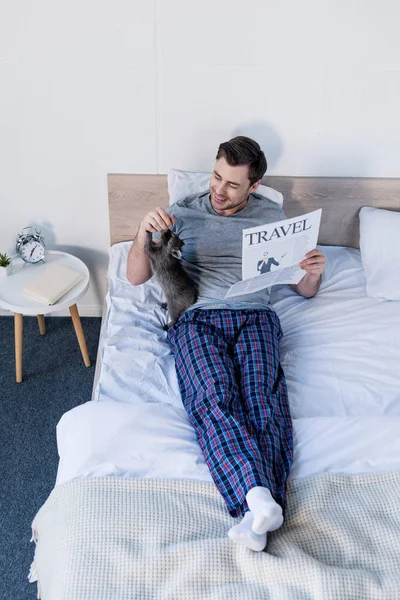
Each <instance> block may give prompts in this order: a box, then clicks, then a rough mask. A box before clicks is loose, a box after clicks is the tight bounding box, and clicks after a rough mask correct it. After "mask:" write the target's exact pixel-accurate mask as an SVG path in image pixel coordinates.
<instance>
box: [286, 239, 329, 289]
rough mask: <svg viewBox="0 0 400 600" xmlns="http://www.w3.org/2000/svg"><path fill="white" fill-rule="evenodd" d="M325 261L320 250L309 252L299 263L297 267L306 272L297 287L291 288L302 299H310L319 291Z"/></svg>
mask: <svg viewBox="0 0 400 600" xmlns="http://www.w3.org/2000/svg"><path fill="white" fill-rule="evenodd" d="M325 264H326V259H325V255H324V254H323V253H322V252H321V250H317V249H316V248H315V249H314V250H310V252H307V254H306V257H305V259H304V260H302V261H301V262H300V263H299V266H300V267H301V268H302V269H304V271H306V274H305V275H304V277H303V279H300V281H299V283H298V284H297V285H291V287H292V288H293V289H294V290H295V291H296V292H297V293H298V294H299V296H303V298H312V297H313V296H315V294H316V293H317V292H318V290H319V286H320V285H321V275H322V272H323V270H324V269H325Z"/></svg>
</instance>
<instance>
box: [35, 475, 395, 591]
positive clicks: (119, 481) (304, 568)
mask: <svg viewBox="0 0 400 600" xmlns="http://www.w3.org/2000/svg"><path fill="white" fill-rule="evenodd" d="M399 499H400V472H398V471H395V472H393V471H391V472H386V473H378V474H368V475H354V476H353V475H352V476H349V475H338V474H327V473H325V474H321V475H315V476H312V477H305V478H302V479H298V480H293V481H290V482H289V484H288V492H287V509H286V519H285V523H284V524H283V526H282V527H281V528H280V529H279V530H277V531H275V532H273V533H271V534H269V536H268V545H267V548H266V551H265V552H252V551H251V550H248V549H247V548H245V547H243V546H239V545H237V544H235V543H234V542H233V541H231V540H230V539H229V538H228V536H227V532H228V529H229V528H230V527H231V526H232V525H233V524H234V523H235V520H233V519H232V518H231V517H230V516H229V514H228V512H227V510H226V508H225V505H224V503H223V500H222V498H221V497H220V495H219V493H218V492H217V490H216V488H215V486H214V485H213V484H212V483H206V482H200V481H187V480H178V479H176V480H171V479H166V480H163V479H126V478H117V477H104V478H103V477H99V478H91V479H76V480H73V481H71V482H69V483H66V484H64V485H60V486H57V487H56V488H55V489H54V490H53V491H52V493H51V494H50V496H49V498H48V499H47V501H46V502H45V504H44V505H43V506H42V508H41V509H40V510H39V512H38V514H37V515H36V517H35V519H34V522H33V524H32V530H33V539H34V541H35V542H36V550H35V560H34V562H33V564H32V568H31V574H30V580H31V581H36V580H37V581H38V593H39V596H38V597H40V598H41V599H42V600H54V599H55V598H57V599H58V600H61V599H62V600H105V599H107V600H108V599H109V600H130V599H133V598H136V599H137V598H140V599H149V600H150V599H151V600H153V599H154V598H159V599H170V600H188V599H189V598H190V599H191V600H194V599H199V600H206V599H210V600H217V599H219V598H221V599H224V600H226V599H229V600H235V599H237V600H247V599H254V600H259V599H260V598H263V599H267V598H268V599H272V600H275V599H280V600H281V599H292V598H293V599H294V600H299V599H302V598H307V599H308V600H310V599H315V600H322V599H324V600H329V599H332V600H338V599H339V598H340V600H346V599H349V600H354V599H355V598H363V599H371V600H372V599H373V600H377V599H380V598H382V599H385V600H389V599H393V600H394V599H398V598H400V554H399V548H400V502H399ZM236 521H237V522H238V521H239V520H236Z"/></svg>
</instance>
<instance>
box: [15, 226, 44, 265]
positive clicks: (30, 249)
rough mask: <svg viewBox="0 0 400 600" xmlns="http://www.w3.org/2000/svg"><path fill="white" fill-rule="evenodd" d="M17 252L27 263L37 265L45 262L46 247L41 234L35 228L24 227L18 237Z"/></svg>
mask: <svg viewBox="0 0 400 600" xmlns="http://www.w3.org/2000/svg"><path fill="white" fill-rule="evenodd" d="M16 250H17V253H18V255H19V256H20V257H21V258H22V259H23V260H24V261H25V262H26V263H29V264H35V263H38V262H40V261H41V260H43V259H44V257H45V254H46V246H45V244H44V239H43V236H42V234H41V232H40V231H38V230H37V229H36V228H34V227H24V229H23V230H22V232H21V233H19V234H18V235H17V245H16Z"/></svg>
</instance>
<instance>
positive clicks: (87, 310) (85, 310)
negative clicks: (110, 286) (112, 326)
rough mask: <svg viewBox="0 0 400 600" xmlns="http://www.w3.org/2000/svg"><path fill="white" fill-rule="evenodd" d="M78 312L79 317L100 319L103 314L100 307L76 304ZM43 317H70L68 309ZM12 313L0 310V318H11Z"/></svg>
mask: <svg viewBox="0 0 400 600" xmlns="http://www.w3.org/2000/svg"><path fill="white" fill-rule="evenodd" d="M78 310H79V316H80V317H101V316H102V314H103V309H102V307H101V306H87V305H86V306H79V303H78ZM43 314H44V316H45V317H46V316H49V317H70V316H71V315H70V312H69V310H68V308H66V309H64V310H60V311H57V312H53V313H49V314H48V315H46V313H43ZM12 316H13V313H12V312H10V311H9V310H4V309H0V317H12Z"/></svg>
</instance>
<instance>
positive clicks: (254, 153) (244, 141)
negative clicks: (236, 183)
mask: <svg viewBox="0 0 400 600" xmlns="http://www.w3.org/2000/svg"><path fill="white" fill-rule="evenodd" d="M221 156H222V157H224V158H225V160H226V162H227V163H228V165H230V166H231V167H236V166H237V165H248V167H249V180H250V185H253V183H255V182H256V181H259V179H262V177H263V176H264V174H265V172H266V170H267V161H266V158H265V155H264V152H263V151H262V150H261V148H260V146H259V145H258V144H257V142H255V141H254V140H252V139H251V138H248V137H244V136H243V135H238V136H237V137H234V138H232V139H231V140H229V142H223V143H222V144H220V146H219V148H218V153H217V160H218V159H219V158H221Z"/></svg>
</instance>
